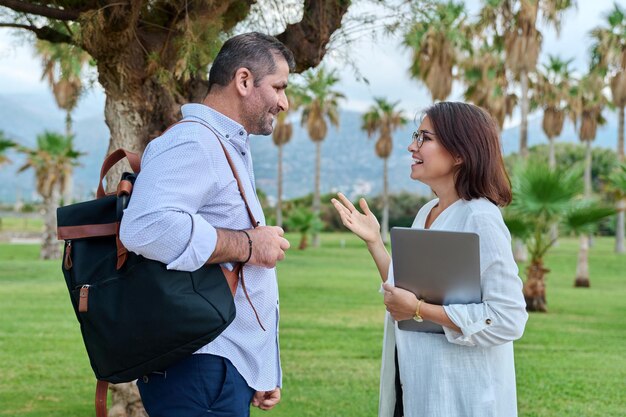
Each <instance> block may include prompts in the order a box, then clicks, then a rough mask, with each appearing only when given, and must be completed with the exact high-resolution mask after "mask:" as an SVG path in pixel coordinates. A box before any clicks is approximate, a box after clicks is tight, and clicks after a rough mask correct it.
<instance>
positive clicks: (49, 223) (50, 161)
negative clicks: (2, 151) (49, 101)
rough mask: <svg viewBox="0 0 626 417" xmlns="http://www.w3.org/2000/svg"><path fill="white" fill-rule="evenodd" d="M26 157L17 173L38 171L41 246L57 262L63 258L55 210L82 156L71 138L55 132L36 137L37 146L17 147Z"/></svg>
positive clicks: (36, 175) (44, 256)
mask: <svg viewBox="0 0 626 417" xmlns="http://www.w3.org/2000/svg"><path fill="white" fill-rule="evenodd" d="M18 151H19V152H22V153H23V154H25V155H26V163H25V164H24V165H23V166H22V167H21V168H20V169H19V170H18V172H22V171H25V170H27V169H29V168H30V169H33V170H34V171H35V180H36V187H37V192H38V193H39V194H40V195H41V197H42V198H43V202H44V209H43V213H44V214H43V215H44V225H45V230H44V236H43V244H42V246H41V258H42V259H56V258H58V257H59V256H60V251H59V245H58V243H57V241H56V209H57V207H58V206H59V199H60V196H61V194H62V193H63V191H64V189H63V187H64V185H65V176H66V175H67V173H68V171H70V170H71V168H72V167H74V166H76V165H78V162H77V161H78V158H79V157H80V156H81V155H82V154H81V153H80V152H78V151H76V150H75V149H74V144H73V139H72V137H71V136H69V137H68V136H65V135H61V134H59V133H54V132H48V131H46V132H44V133H43V134H41V135H38V136H37V147H36V148H33V149H31V148H27V147H24V146H20V147H18Z"/></svg>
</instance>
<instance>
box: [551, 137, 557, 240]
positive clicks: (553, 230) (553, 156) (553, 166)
mask: <svg viewBox="0 0 626 417" xmlns="http://www.w3.org/2000/svg"><path fill="white" fill-rule="evenodd" d="M548 144H549V154H548V166H549V167H550V169H552V170H554V169H556V149H555V146H554V138H548ZM558 237H559V226H558V225H557V224H553V225H552V226H550V239H551V240H552V241H554V242H555V243H554V244H555V245H556V244H557V241H556V240H557V238H558Z"/></svg>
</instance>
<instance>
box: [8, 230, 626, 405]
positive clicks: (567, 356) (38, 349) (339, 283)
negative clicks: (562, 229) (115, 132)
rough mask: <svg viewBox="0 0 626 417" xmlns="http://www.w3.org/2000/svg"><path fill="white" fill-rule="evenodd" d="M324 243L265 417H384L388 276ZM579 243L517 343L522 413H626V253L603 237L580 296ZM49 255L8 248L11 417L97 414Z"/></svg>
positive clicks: (563, 258)
mask: <svg viewBox="0 0 626 417" xmlns="http://www.w3.org/2000/svg"><path fill="white" fill-rule="evenodd" d="M290 238H291V239H290V240H291V241H292V246H293V247H296V246H297V237H296V236H291V237H290ZM322 242H323V247H322V248H320V249H309V250H306V251H298V250H295V249H294V250H291V251H290V252H289V254H288V256H287V259H286V260H285V261H284V262H282V263H281V264H280V265H279V281H280V294H281V328H280V341H281V357H282V360H283V371H284V390H283V401H282V402H281V403H280V405H279V406H278V407H277V408H276V409H275V410H274V411H271V412H269V414H268V413H267V412H262V411H260V410H254V411H253V413H252V415H253V416H254V417H259V416H264V415H271V416H275V417H287V416H288V417H306V416H320V417H322V416H323V417H352V416H354V417H364V416H375V415H376V413H377V408H378V405H377V404H378V373H379V365H380V353H381V342H382V322H383V313H384V308H383V306H382V301H381V296H380V295H379V294H378V287H379V282H380V280H379V278H378V277H377V273H376V271H375V267H374V264H373V262H372V261H371V259H370V258H369V256H368V255H367V251H366V250H365V248H364V246H363V245H362V244H361V243H360V242H359V241H357V240H355V239H354V238H352V237H350V236H348V235H347V234H331V235H323V236H322ZM577 245H578V241H577V240H574V239H562V240H561V241H560V245H559V246H558V247H556V248H554V249H553V250H552V252H551V253H550V254H549V256H548V257H547V259H546V261H547V262H546V263H547V267H548V268H550V269H551V270H552V272H550V274H549V275H548V283H547V285H548V308H549V309H550V311H549V313H547V314H532V315H531V317H530V320H529V322H528V325H527V327H526V332H525V335H524V337H523V338H522V339H521V340H520V341H518V342H516V345H515V354H516V358H515V359H516V368H517V380H518V397H519V398H518V403H519V415H520V416H521V417H543V416H546V417H547V416H550V417H552V416H559V417H560V416H572V417H592V416H603V417H605V416H616V417H618V416H619V417H623V416H626V394H625V393H626V256H617V255H616V254H614V253H613V240H612V239H610V238H598V239H595V241H594V246H593V248H592V249H591V255H590V270H591V285H592V286H591V288H589V289H576V288H573V286H572V283H573V280H574V272H575V268H576V255H577ZM38 254H39V249H38V247H37V246H35V245H8V244H0V300H1V301H0V404H1V405H2V407H0V416H20V417H21V416H41V417H44V416H45V417H52V416H58V417H61V416H63V417H78V416H81V417H83V416H89V415H94V411H93V394H94V388H95V379H94V377H93V374H92V372H91V368H90V367H89V363H88V359H87V355H86V353H85V351H84V347H83V345H82V341H81V338H80V332H79V329H78V322H77V321H76V319H75V317H74V313H73V312H72V309H71V305H70V302H69V298H68V295H67V290H66V288H65V284H64V282H63V277H62V274H61V271H60V261H54V262H44V261H40V260H38Z"/></svg>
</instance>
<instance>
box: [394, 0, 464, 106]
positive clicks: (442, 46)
mask: <svg viewBox="0 0 626 417" xmlns="http://www.w3.org/2000/svg"><path fill="white" fill-rule="evenodd" d="M416 10H417V11H416V13H417V16H416V17H415V23H414V24H413V25H412V27H411V28H410V29H409V31H408V32H407V34H406V35H405V36H404V41H403V43H404V45H406V46H408V47H409V48H410V49H411V50H412V53H413V57H412V63H411V68H410V73H411V76H412V77H414V78H417V79H419V80H422V81H423V82H424V84H426V87H427V88H428V90H429V91H430V94H431V96H432V98H433V101H436V100H445V99H446V98H447V97H448V96H449V95H450V92H451V91H452V80H453V78H454V76H453V69H454V67H455V66H456V65H457V63H458V61H459V59H460V53H461V50H462V49H463V48H468V46H469V41H468V37H467V31H466V29H467V25H466V24H465V21H466V18H467V14H466V12H465V5H464V4H463V3H455V2H454V1H448V2H446V3H434V4H427V5H423V4H420V5H419V8H418V9H416Z"/></svg>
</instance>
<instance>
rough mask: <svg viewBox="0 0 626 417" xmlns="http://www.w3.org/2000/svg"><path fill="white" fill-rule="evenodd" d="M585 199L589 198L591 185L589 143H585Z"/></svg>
mask: <svg viewBox="0 0 626 417" xmlns="http://www.w3.org/2000/svg"><path fill="white" fill-rule="evenodd" d="M585 146H586V148H585V175H584V179H585V197H586V198H589V197H591V193H592V191H593V190H592V184H591V141H590V140H587V141H585Z"/></svg>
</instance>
